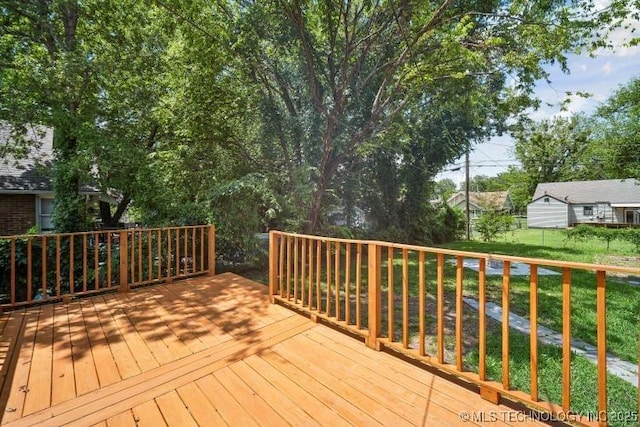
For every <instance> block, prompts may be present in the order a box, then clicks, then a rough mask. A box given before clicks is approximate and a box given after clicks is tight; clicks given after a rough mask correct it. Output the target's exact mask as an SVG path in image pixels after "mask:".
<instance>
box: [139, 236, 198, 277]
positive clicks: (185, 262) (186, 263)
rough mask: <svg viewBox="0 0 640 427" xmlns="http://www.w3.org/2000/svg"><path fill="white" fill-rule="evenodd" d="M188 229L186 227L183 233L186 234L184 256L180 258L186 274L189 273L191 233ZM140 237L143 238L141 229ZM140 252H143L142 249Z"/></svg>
mask: <svg viewBox="0 0 640 427" xmlns="http://www.w3.org/2000/svg"><path fill="white" fill-rule="evenodd" d="M187 231H189V230H188V229H187V228H185V229H184V230H183V233H182V234H184V256H183V257H182V259H181V260H180V262H181V263H182V268H184V275H187V274H189V233H187ZM140 237H141V238H142V231H140ZM140 253H141V254H142V251H140Z"/></svg>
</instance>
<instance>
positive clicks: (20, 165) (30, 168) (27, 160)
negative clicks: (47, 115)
mask: <svg viewBox="0 0 640 427" xmlns="http://www.w3.org/2000/svg"><path fill="white" fill-rule="evenodd" d="M24 139H25V141H24V142H25V146H27V147H28V148H27V149H26V151H25V152H24V153H22V154H23V155H20V156H14V155H13V154H11V149H12V148H13V147H15V146H17V144H16V143H15V139H14V137H13V136H12V134H11V128H10V127H9V126H8V125H6V124H3V123H0V153H2V152H3V151H5V152H6V151H8V152H9V154H7V155H6V156H4V157H2V156H1V155H0V192H16V193H51V192H53V186H52V185H51V180H50V179H49V173H50V170H51V164H52V160H53V129H51V128H47V127H43V126H27V133H26V134H25V135H24ZM7 149H8V150H7Z"/></svg>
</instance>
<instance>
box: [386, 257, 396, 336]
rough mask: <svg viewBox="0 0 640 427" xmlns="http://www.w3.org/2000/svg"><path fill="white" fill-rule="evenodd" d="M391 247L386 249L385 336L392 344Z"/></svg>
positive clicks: (392, 292)
mask: <svg viewBox="0 0 640 427" xmlns="http://www.w3.org/2000/svg"><path fill="white" fill-rule="evenodd" d="M393 258H394V254H393V247H391V246H389V247H387V335H388V338H389V341H391V342H393V335H394V330H393V327H394V324H393V323H394V321H395V319H394V306H393V305H394V304H393V297H394V290H393Z"/></svg>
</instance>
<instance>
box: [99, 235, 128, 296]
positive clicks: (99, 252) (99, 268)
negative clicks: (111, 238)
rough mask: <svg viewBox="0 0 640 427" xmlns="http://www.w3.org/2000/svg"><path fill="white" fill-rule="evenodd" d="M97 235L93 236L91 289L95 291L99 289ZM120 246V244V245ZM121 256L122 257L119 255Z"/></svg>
mask: <svg viewBox="0 0 640 427" xmlns="http://www.w3.org/2000/svg"><path fill="white" fill-rule="evenodd" d="M99 239H100V234H99V233H94V234H93V272H94V273H93V287H94V289H95V290H98V288H99V281H100V252H99V249H100V248H99V242H98V240H99ZM121 244H122V243H121ZM120 256H122V255H120Z"/></svg>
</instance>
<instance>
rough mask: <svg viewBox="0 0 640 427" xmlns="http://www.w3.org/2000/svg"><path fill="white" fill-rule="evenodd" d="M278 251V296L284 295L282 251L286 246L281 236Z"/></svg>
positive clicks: (284, 239)
mask: <svg viewBox="0 0 640 427" xmlns="http://www.w3.org/2000/svg"><path fill="white" fill-rule="evenodd" d="M279 239H280V240H279V242H278V243H279V245H280V246H279V250H280V256H279V257H278V266H279V267H278V271H279V274H278V293H279V294H280V296H283V295H284V261H285V259H284V249H285V246H286V237H285V236H283V235H282V234H280V235H279Z"/></svg>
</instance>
